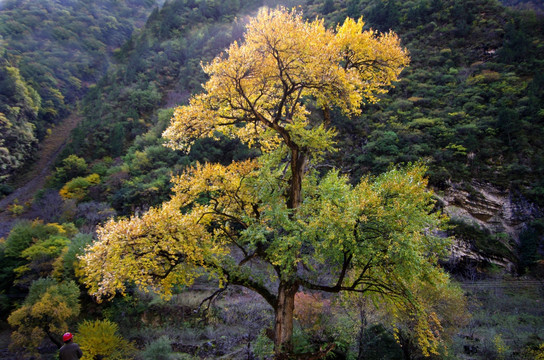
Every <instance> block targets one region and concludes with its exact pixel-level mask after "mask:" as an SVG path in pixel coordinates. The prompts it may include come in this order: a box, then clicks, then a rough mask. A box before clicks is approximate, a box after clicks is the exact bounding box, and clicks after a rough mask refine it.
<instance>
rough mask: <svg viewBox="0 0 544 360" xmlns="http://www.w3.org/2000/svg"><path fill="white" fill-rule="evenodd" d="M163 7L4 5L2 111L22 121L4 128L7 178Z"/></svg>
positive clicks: (17, 1) (1, 171)
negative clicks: (127, 43)
mask: <svg viewBox="0 0 544 360" xmlns="http://www.w3.org/2000/svg"><path fill="white" fill-rule="evenodd" d="M156 6H157V3H156V1H154V0H142V1H139V0H135V1H127V2H125V1H109V0H105V1H92V2H85V1H60V2H59V1H21V0H8V1H3V2H2V4H0V57H1V63H0V71H1V72H2V73H1V76H2V77H0V81H1V82H2V87H1V88H0V94H1V95H2V97H3V98H2V99H1V102H0V105H1V106H2V109H0V110H1V112H2V113H3V116H4V118H5V119H7V120H6V121H9V123H7V124H8V125H9V124H13V127H14V129H12V130H10V131H9V133H6V132H4V131H3V132H2V133H1V134H0V141H1V142H3V143H4V144H3V145H0V146H1V147H2V151H3V153H5V154H6V155H4V156H5V157H6V158H5V161H2V166H1V167H0V181H2V182H5V180H6V179H5V178H6V177H7V176H8V175H10V174H12V173H13V171H14V170H16V169H17V168H19V167H21V166H22V165H23V164H25V163H26V162H27V160H29V159H30V158H32V155H33V151H34V150H35V149H36V144H37V142H39V141H40V140H42V139H43V138H44V137H45V136H46V134H47V131H48V129H51V128H52V127H53V126H54V125H55V124H57V123H58V122H59V121H61V120H62V119H64V117H65V116H66V115H67V114H68V112H69V107H71V106H74V105H75V103H76V101H77V100H78V99H80V98H81V96H82V95H83V94H84V93H85V92H86V90H87V88H88V86H89V85H90V84H93V83H95V82H96V81H98V80H99V79H100V78H101V77H102V75H103V74H104V73H105V72H106V70H107V68H108V66H109V64H110V61H109V58H110V57H111V56H112V53H113V52H114V50H115V49H117V48H119V47H120V46H121V45H123V44H124V43H125V42H126V41H127V39H129V38H130V36H131V35H132V32H133V31H134V30H135V29H137V28H139V27H141V26H142V25H143V23H144V22H145V20H146V18H147V16H148V15H149V13H150V12H151V11H152V9H153V8H154V7H156ZM22 84H24V87H25V88H26V90H25V89H22V86H23V85H22ZM23 92H24V93H25V94H24V95H22V93H23ZM27 94H32V96H31V97H29V95H27ZM5 97H7V99H6V98H5ZM29 98H32V99H33V100H32V104H31V105H29V104H28V99H29ZM29 106H30V107H32V108H34V110H33V111H30V112H29V111H28V110H27V109H28V108H29ZM19 108H21V109H22V111H19V110H18V109H19ZM8 125H6V126H8ZM9 127H11V125H9ZM23 128H24V129H25V130H24V131H21V130H22V129H23ZM16 129H17V130H16ZM50 131H52V130H50ZM16 143H19V145H15V144H16Z"/></svg>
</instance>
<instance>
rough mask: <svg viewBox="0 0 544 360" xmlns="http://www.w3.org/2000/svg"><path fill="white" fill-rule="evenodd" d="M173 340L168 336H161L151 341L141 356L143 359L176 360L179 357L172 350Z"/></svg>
mask: <svg viewBox="0 0 544 360" xmlns="http://www.w3.org/2000/svg"><path fill="white" fill-rule="evenodd" d="M171 343H172V340H171V339H170V338H169V337H168V336H161V337H160V338H158V339H157V340H155V341H153V342H151V343H149V345H147V347H146V348H145V350H144V351H142V352H141V354H140V356H141V358H142V359H143V360H174V359H176V358H177V357H176V356H175V354H173V352H172V345H171Z"/></svg>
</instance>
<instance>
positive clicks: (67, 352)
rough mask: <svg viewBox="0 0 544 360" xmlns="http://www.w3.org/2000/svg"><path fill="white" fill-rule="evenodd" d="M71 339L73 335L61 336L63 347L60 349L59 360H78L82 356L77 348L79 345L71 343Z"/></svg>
mask: <svg viewBox="0 0 544 360" xmlns="http://www.w3.org/2000/svg"><path fill="white" fill-rule="evenodd" d="M73 337H74V335H72V334H71V333H69V332H67V333H66V334H64V335H62V341H64V345H62V347H61V348H60V353H59V359H60V360H78V359H80V358H81V357H82V356H83V352H82V351H81V349H80V348H79V345H78V344H76V343H75V342H74V341H73Z"/></svg>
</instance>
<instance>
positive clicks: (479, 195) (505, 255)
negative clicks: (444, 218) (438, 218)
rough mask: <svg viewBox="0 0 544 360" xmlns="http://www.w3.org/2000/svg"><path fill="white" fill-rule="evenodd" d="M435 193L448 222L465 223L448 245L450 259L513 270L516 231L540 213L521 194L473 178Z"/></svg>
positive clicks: (519, 231) (514, 266)
mask: <svg viewBox="0 0 544 360" xmlns="http://www.w3.org/2000/svg"><path fill="white" fill-rule="evenodd" d="M436 196H437V198H438V200H439V202H440V205H441V207H442V208H443V210H444V211H445V212H446V213H447V214H448V216H450V218H451V219H452V222H454V223H457V224H466V227H465V229H464V233H463V236H456V240H455V241H454V244H453V246H452V259H450V261H453V262H454V263H458V262H463V263H467V262H471V263H480V264H481V263H488V264H494V265H497V266H500V267H501V268H505V269H507V270H508V271H511V272H513V271H515V269H516V264H515V262H516V258H517V248H518V246H519V238H520V233H521V232H522V231H523V230H524V229H525V228H526V227H527V225H528V224H529V223H530V222H531V221H533V220H535V219H538V218H541V217H543V216H544V212H543V210H542V209H540V208H539V207H538V206H536V205H535V204H532V203H530V202H529V201H527V200H525V199H524V198H523V197H522V196H521V195H518V194H515V193H513V192H512V191H510V190H501V189H498V188H497V187H494V186H492V185H490V184H485V183H480V182H476V181H473V182H472V183H470V184H464V183H450V184H449V187H448V188H447V189H446V190H444V191H441V192H437V195H436ZM470 228H472V229H473V231H472V233H471V231H470ZM484 237H487V238H486V239H485V241H482V239H483V238H484Z"/></svg>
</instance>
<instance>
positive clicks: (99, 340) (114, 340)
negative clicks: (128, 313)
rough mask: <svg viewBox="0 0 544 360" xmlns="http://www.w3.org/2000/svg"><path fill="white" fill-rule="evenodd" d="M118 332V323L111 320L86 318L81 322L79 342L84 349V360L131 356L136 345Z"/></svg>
mask: <svg viewBox="0 0 544 360" xmlns="http://www.w3.org/2000/svg"><path fill="white" fill-rule="evenodd" d="M118 332H119V327H118V326H117V324H116V323H114V322H111V321H109V320H94V321H87V320H86V321H84V322H83V323H81V325H79V328H78V334H77V342H78V343H79V346H80V347H81V350H82V351H83V357H82V360H94V359H95V358H97V357H102V358H104V359H109V360H121V359H129V358H131V355H132V354H133V353H134V346H133V345H132V344H131V343H129V342H128V341H127V340H125V339H124V338H123V337H121V336H120V335H119V334H118Z"/></svg>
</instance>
